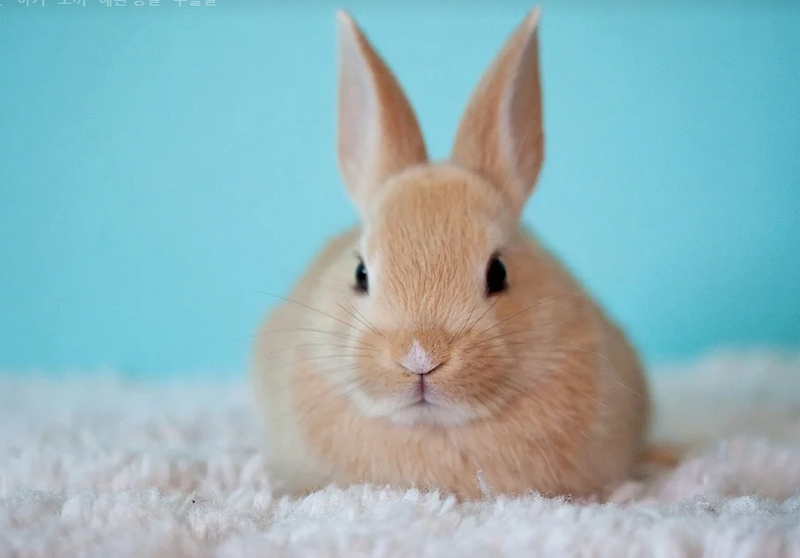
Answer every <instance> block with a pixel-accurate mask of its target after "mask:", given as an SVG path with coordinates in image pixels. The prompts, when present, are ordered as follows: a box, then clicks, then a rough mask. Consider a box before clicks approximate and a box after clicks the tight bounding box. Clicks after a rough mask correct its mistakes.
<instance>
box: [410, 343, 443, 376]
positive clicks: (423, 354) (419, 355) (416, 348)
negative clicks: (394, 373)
mask: <svg viewBox="0 0 800 558" xmlns="http://www.w3.org/2000/svg"><path fill="white" fill-rule="evenodd" d="M441 365H442V361H441V360H439V361H437V360H434V359H433V358H432V356H431V354H430V352H428V351H426V350H425V347H423V346H422V344H420V342H419V341H418V340H416V339H414V341H413V342H412V343H411V346H410V347H409V349H408V351H407V352H406V354H404V355H403V356H402V357H401V358H400V366H402V367H403V368H405V369H406V370H408V371H409V372H411V373H413V374H419V375H420V376H421V375H423V374H427V373H428V372H431V371H433V370H435V369H436V368H438V367H439V366H441Z"/></svg>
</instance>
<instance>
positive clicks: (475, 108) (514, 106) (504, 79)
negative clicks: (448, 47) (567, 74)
mask: <svg viewBox="0 0 800 558" xmlns="http://www.w3.org/2000/svg"><path fill="white" fill-rule="evenodd" d="M540 13H541V12H540V10H539V9H538V8H537V9H535V10H533V11H532V12H531V13H530V14H529V15H528V16H527V17H526V18H525V20H524V21H523V22H522V23H521V24H520V25H519V27H517V29H516V30H515V31H514V34H513V35H511V37H510V38H509V39H508V40H507V42H506V43H505V45H504V46H503V49H502V50H501V51H500V53H499V54H498V55H497V57H496V58H495V59H494V61H493V62H492V64H491V66H490V67H489V69H488V70H487V71H486V73H485V74H484V76H483V79H482V80H481V82H480V83H479V84H478V86H477V88H476V89H475V91H474V92H473V93H472V97H471V98H470V100H469V103H468V104H467V108H466V110H465V112H464V115H463V116H462V118H461V122H460V124H459V127H458V132H457V133H456V140H455V145H454V147H453V152H452V155H451V159H452V160H453V162H455V163H456V164H459V165H461V166H464V167H466V168H469V169H471V170H473V171H474V172H477V173H479V174H481V175H482V176H483V177H484V178H486V179H487V180H489V181H490V182H491V183H492V184H493V185H494V186H495V187H496V188H498V189H500V190H501V191H502V192H503V194H504V195H505V196H506V198H508V201H509V202H510V203H511V205H512V207H513V208H514V210H515V211H517V213H518V214H519V213H521V211H522V208H523V206H524V205H525V202H526V201H527V199H528V196H529V195H530V193H531V191H532V190H533V187H534V185H535V184H536V180H537V178H538V176H539V170H540V169H541V167H542V161H543V159H544V130H543V126H542V94H541V85H540V80H539V40H538V24H539V16H540Z"/></svg>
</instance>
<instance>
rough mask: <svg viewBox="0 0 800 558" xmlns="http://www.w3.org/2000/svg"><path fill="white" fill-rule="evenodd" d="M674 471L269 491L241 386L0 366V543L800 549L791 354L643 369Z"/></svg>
mask: <svg viewBox="0 0 800 558" xmlns="http://www.w3.org/2000/svg"><path fill="white" fill-rule="evenodd" d="M652 377H653V385H654V391H655V397H656V400H657V423H656V437H657V438H659V439H663V440H671V441H674V442H681V443H685V444H689V445H690V446H691V447H692V450H691V452H690V453H689V455H688V456H687V458H686V459H685V460H684V461H683V462H682V463H681V464H680V465H679V466H678V467H677V469H675V470H673V471H671V472H669V473H666V474H660V475H656V476H654V477H653V478H651V479H649V480H647V481H646V482H639V483H634V482H631V483H629V484H627V485H625V486H622V487H620V489H619V490H618V491H617V492H616V493H615V495H614V502H613V503H606V504H597V503H590V502H582V503H580V502H565V501H562V500H557V499H546V498H542V497H538V496H535V495H532V496H529V497H525V498H518V499H505V498H499V499H491V500H488V501H484V502H480V503H477V502H474V503H461V504H459V503H456V502H455V501H454V500H453V499H452V498H450V497H448V496H447V495H443V494H435V493H428V494H424V493H419V492H416V491H409V492H394V491H391V490H387V489H384V488H382V487H373V486H355V487H330V488H328V489H326V490H324V491H321V492H318V493H316V494H312V495H310V496H308V497H307V498H304V499H301V500H290V499H286V498H281V497H280V496H278V495H276V494H273V492H272V491H271V489H270V481H269V475H268V472H267V471H266V470H265V467H264V447H263V442H262V438H261V436H260V432H259V427H258V425H257V423H256V421H255V419H254V415H253V413H252V411H251V407H250V396H249V393H248V391H247V389H246V385H244V384H239V383H234V382H222V381H217V382H210V381H207V380H206V381H200V380H194V381H189V380H184V381H180V382H150V383H148V382H140V381H132V380H125V379H122V378H120V377H117V376H115V375H113V374H104V373H96V374H88V375H87V374H80V375H67V376H64V377H62V378H60V379H53V378H50V379H46V378H41V377H40V378H36V379H32V378H31V377H30V376H26V377H14V376H11V375H3V376H0V557H11V556H14V557H28V556H30V557H34V556H36V557H39V556H41V557H59V558H60V557H70V556H103V557H105V556H109V557H145V556H147V557H169V558H180V557H196V556H197V557H200V556H202V557H206V556H208V557H210V556H220V557H238V556H259V557H271V556H326V557H327V556H342V557H358V556H379V557H387V558H388V557H401V556H431V557H442V556H459V557H471V556H475V557H488V556H555V557H561V556H582V557H593V556H608V557H615V558H618V557H624V556H658V557H665V558H666V557H682V556H686V557H699V556H704V557H705V556H709V557H710V556H720V557H723V556H724V557H729V556H730V557H734V556H735V557H751V556H752V557H759V558H760V557H764V558H767V557H772V556H775V557H778V556H800V356H787V355H783V356H781V355H778V354H775V353H770V352H766V351H763V352H747V353H741V352H740V353H716V354H714V355H711V356H708V357H706V358H705V359H702V360H699V361H696V362H693V363H691V364H690V365H685V366H679V367H672V368H668V369H667V368H662V369H658V370H654V371H653V373H652Z"/></svg>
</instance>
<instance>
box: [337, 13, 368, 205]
mask: <svg viewBox="0 0 800 558" xmlns="http://www.w3.org/2000/svg"><path fill="white" fill-rule="evenodd" d="M354 33H355V30H354V29H353V24H352V21H350V20H349V19H347V18H346V16H341V15H340V18H339V57H340V60H339V64H340V70H339V71H340V78H339V163H340V165H341V167H342V173H343V174H344V177H345V181H346V182H347V186H348V188H350V189H351V190H353V191H357V190H359V189H360V188H361V187H362V185H363V183H364V182H366V181H368V180H369V179H370V178H369V174H370V172H369V169H368V168H367V162H368V161H371V160H373V159H374V147H375V139H376V138H375V134H376V131H375V129H376V127H377V125H378V123H377V120H378V114H376V108H377V106H376V102H375V98H374V93H373V89H374V84H373V83H372V77H371V75H370V72H369V68H368V67H367V64H366V62H365V60H364V58H363V56H362V53H361V50H360V48H359V46H358V38H357V37H356V36H355V35H354Z"/></svg>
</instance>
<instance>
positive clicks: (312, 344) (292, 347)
mask: <svg viewBox="0 0 800 558" xmlns="http://www.w3.org/2000/svg"><path fill="white" fill-rule="evenodd" d="M304 347H333V348H335V349H359V350H362V351H366V350H367V349H365V348H364V349H362V348H360V347H351V346H350V345H335V344H332V343H300V344H299V345H292V346H289V347H283V348H281V349H276V350H274V351H270V352H268V353H264V354H263V355H260V356H261V357H262V358H263V357H268V356H272V355H276V354H279V353H282V352H284V351H291V350H292V349H300V348H304ZM371 350H372V351H373V352H377V351H376V350H375V349H371Z"/></svg>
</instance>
